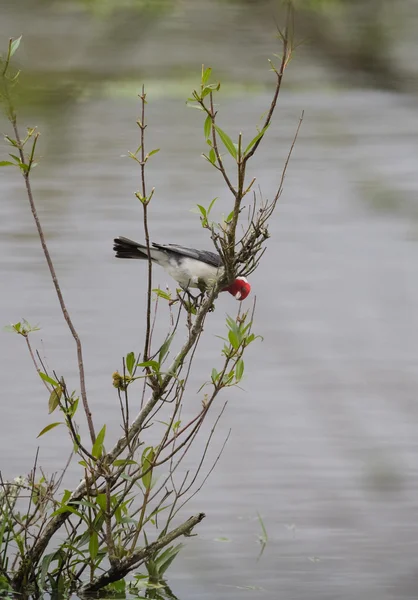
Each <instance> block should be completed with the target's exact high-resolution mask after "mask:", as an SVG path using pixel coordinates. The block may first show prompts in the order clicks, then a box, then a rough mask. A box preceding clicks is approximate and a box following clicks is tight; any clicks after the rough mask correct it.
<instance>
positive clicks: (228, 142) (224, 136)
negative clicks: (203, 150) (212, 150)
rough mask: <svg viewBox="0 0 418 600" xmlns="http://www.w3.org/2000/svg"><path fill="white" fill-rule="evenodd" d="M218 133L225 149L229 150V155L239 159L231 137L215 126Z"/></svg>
mask: <svg viewBox="0 0 418 600" xmlns="http://www.w3.org/2000/svg"><path fill="white" fill-rule="evenodd" d="M215 129H216V131H217V132H218V133H219V137H220V138H221V140H222V142H223V144H224V146H225V148H226V149H227V150H228V152H229V154H230V155H231V156H233V157H234V158H235V159H236V158H237V149H236V148H235V146H234V142H233V141H232V140H231V138H230V137H229V135H227V134H226V133H225V131H222V129H221V128H220V127H218V126H217V125H215Z"/></svg>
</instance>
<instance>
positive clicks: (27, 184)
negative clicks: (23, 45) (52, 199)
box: [12, 115, 96, 444]
mask: <svg viewBox="0 0 418 600" xmlns="http://www.w3.org/2000/svg"><path fill="white" fill-rule="evenodd" d="M12 126H13V131H14V134H15V137H16V142H17V144H18V150H19V156H20V160H21V162H22V164H23V165H27V167H28V169H27V170H22V176H23V179H24V181H25V187H26V192H27V196H28V200H29V205H30V209H31V212H32V216H33V218H34V221H35V224H36V229H37V230H38V235H39V239H40V242H41V246H42V250H43V253H44V256H45V259H46V262H47V264H48V268H49V272H50V275H51V278H52V282H53V284H54V287H55V292H56V294H57V297H58V301H59V304H60V307H61V312H62V314H63V316H64V319H65V321H66V323H67V325H68V328H69V330H70V332H71V334H72V336H73V338H74V341H75V343H76V348H77V360H78V371H79V378H80V391H81V398H82V401H83V407H84V412H85V414H86V419H87V424H88V427H89V432H90V438H91V442H92V444H94V442H95V440H96V434H95V431H94V425H93V418H92V414H91V412H90V407H89V404H88V400H87V392H86V378H85V373H84V362H83V351H82V347H81V341H80V337H79V335H78V333H77V331H76V329H75V327H74V325H73V322H72V320H71V317H70V314H69V312H68V310H67V306H66V304H65V302H64V296H63V294H62V291H61V287H60V284H59V281H58V277H57V274H56V272H55V267H54V264H53V262H52V258H51V255H50V253H49V249H48V246H47V243H46V239H45V234H44V231H43V229H42V225H41V222H40V220H39V216H38V211H37V209H36V205H35V201H34V197H33V193H32V186H31V183H30V168H29V164H28V163H26V161H25V155H24V153H23V148H22V141H21V139H20V135H19V130H18V128H17V121H16V116H15V115H14V118H13V119H12ZM37 136H38V134H37ZM37 136H36V137H35V140H36V139H37Z"/></svg>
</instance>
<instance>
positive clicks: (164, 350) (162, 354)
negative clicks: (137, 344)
mask: <svg viewBox="0 0 418 600" xmlns="http://www.w3.org/2000/svg"><path fill="white" fill-rule="evenodd" d="M172 341H173V336H172V335H168V336H167V337H166V339H165V340H164V343H163V345H162V346H161V348H160V350H159V352H158V362H159V363H160V365H161V364H162V362H163V360H164V359H165V357H166V356H167V354H168V351H169V350H170V346H171V342H172Z"/></svg>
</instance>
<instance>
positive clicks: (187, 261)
mask: <svg viewBox="0 0 418 600" xmlns="http://www.w3.org/2000/svg"><path fill="white" fill-rule="evenodd" d="M113 250H114V251H115V252H116V255H115V256H116V258H135V259H140V260H147V259H148V251H147V246H144V244H139V243H138V242H134V241H133V240H130V239H129V238H126V237H122V236H120V237H118V238H115V239H114V245H113ZM150 256H151V260H152V261H153V262H154V263H156V264H158V265H160V266H161V267H163V269H165V271H166V272H167V273H168V274H169V275H170V276H171V277H172V278H173V279H175V280H176V281H177V283H179V284H180V287H181V288H182V289H183V290H185V291H187V290H188V289H189V288H199V289H200V290H202V288H204V289H207V288H208V287H210V285H211V284H213V282H214V281H215V280H216V278H217V277H218V276H219V275H220V273H221V270H222V269H223V263H222V259H221V257H220V256H219V254H216V253H215V252H210V251H209V250H196V249H195V248H186V247H185V246H180V245H178V244H157V243H156V242H152V244H151V246H150ZM221 291H222V292H229V293H230V294H232V295H233V296H234V298H236V300H240V301H241V300H244V299H245V298H246V297H247V296H248V294H249V293H250V291H251V285H250V283H249V282H248V281H247V279H246V278H245V277H236V278H235V280H234V281H233V283H231V284H230V285H229V286H227V287H225V288H223V289H222V290H221Z"/></svg>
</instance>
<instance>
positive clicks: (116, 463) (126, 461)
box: [113, 458, 138, 467]
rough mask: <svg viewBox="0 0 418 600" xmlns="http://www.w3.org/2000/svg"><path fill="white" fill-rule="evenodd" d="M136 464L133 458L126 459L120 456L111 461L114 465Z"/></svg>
mask: <svg viewBox="0 0 418 600" xmlns="http://www.w3.org/2000/svg"><path fill="white" fill-rule="evenodd" d="M136 464H138V463H137V462H136V461H135V460H128V459H126V458H121V459H118V460H114V461H113V466H114V467H124V466H125V465H136Z"/></svg>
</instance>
